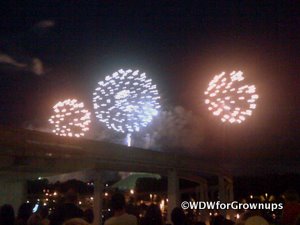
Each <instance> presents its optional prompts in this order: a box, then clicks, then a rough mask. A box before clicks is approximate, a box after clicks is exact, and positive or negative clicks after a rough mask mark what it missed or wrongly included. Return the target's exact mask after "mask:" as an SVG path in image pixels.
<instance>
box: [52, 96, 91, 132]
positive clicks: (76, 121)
mask: <svg viewBox="0 0 300 225" xmlns="http://www.w3.org/2000/svg"><path fill="white" fill-rule="evenodd" d="M49 123H50V124H51V126H52V129H53V130H52V132H53V133H55V134H56V135H59V136H64V137H67V136H68V137H77V138H78V137H81V136H84V135H85V133H86V132H87V131H88V130H89V125H90V123H91V113H90V112H89V111H88V110H87V109H85V108H84V104H83V103H82V102H78V101H77V100H76V99H66V100H64V101H60V102H58V103H57V104H56V105H54V106H53V115H52V116H51V117H50V119H49Z"/></svg>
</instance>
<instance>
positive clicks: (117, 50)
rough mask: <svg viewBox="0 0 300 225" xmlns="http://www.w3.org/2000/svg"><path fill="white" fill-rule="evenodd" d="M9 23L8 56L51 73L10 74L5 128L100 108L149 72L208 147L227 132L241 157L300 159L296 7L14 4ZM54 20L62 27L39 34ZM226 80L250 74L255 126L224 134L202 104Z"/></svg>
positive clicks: (4, 41) (5, 27)
mask: <svg viewBox="0 0 300 225" xmlns="http://www.w3.org/2000/svg"><path fill="white" fill-rule="evenodd" d="M0 17H1V18H0V24H1V29H0V52H2V53H6V54H8V55H10V56H13V57H15V59H17V60H19V61H22V62H28V61H30V60H31V58H32V57H38V58H40V59H41V60H42V61H43V63H44V65H45V67H46V73H45V74H44V75H42V76H37V75H34V74H33V73H31V72H28V71H22V70H20V69H15V68H13V67H10V66H7V65H4V64H2V65H0V70H1V75H0V79H1V83H0V88H1V89H0V94H1V96H2V98H1V102H0V103H1V112H0V113H1V119H0V122H1V123H2V124H5V125H10V126H21V125H22V124H24V122H26V121H32V120H36V121H42V120H44V119H45V118H47V116H48V114H47V113H48V112H49V109H50V107H51V106H52V105H53V104H54V103H55V102H56V101H57V100H59V99H62V98H63V97H69V96H75V97H77V98H79V99H83V100H85V102H86V103H87V104H90V103H89V102H90V95H91V90H93V88H94V85H95V82H96V81H98V80H99V79H100V78H101V77H103V76H104V75H106V74H109V73H111V72H113V71H114V70H116V69H118V68H120V67H124V68H126V67H131V68H137V67H139V68H141V69H143V70H145V71H147V72H148V74H151V76H152V77H153V79H154V80H155V81H156V82H157V83H158V86H159V89H160V91H161V93H162V96H163V97H164V98H165V99H166V101H167V102H168V104H170V105H182V106H184V107H186V108H187V109H189V110H192V111H194V112H195V113H196V114H199V116H201V118H203V119H204V127H205V130H206V133H207V138H206V144H208V145H212V146H214V144H213V143H214V142H215V140H216V139H218V138H220V137H221V136H222V135H224V132H223V131H222V132H221V131H220V130H224V129H225V130H226V132H227V134H226V136H227V138H228V142H229V145H231V146H232V147H233V148H240V149H243V148H248V149H256V150H263V149H265V148H272V149H279V150H280V151H285V150H286V149H289V150H292V151H296V152H297V153H299V140H297V139H298V136H299V135H298V134H299V132H300V131H299V126H300V124H299V122H300V119H299V107H300V103H299V97H298V94H299V91H298V89H299V87H300V78H299V70H300V64H299V61H300V53H299V52H300V48H299V47H300V39H299V38H300V16H299V6H298V5H297V4H296V1H275V0H272V1H260V0H259V1H110V0H106V1H87V0H83V1H80V0H77V1H75V0H74V1H72V0H70V1H59V0H49V1H47V0H43V1H38V0H34V1H7V2H6V3H2V6H1V14H0ZM45 20H50V21H53V22H54V23H55V25H54V26H53V27H51V26H49V27H47V26H42V25H38V23H39V22H40V21H45ZM223 70H225V71H230V70H243V71H244V73H245V76H246V77H247V80H248V81H249V82H250V83H255V84H256V85H257V90H258V92H259V94H260V100H259V102H258V108H257V110H256V111H255V113H254V116H253V117H251V118H250V119H248V120H247V121H246V123H244V124H243V125H241V126H235V127H225V128H221V129H220V125H219V121H218V120H216V119H215V118H212V116H211V115H210V114H209V113H208V112H207V110H206V108H205V106H204V104H203V101H202V100H203V92H204V90H205V88H206V87H207V84H208V82H209V80H210V79H211V78H212V76H213V75H215V74H218V73H220V72H221V71H223ZM216 146H218V144H216ZM298 155H299V154H298Z"/></svg>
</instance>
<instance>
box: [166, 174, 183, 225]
mask: <svg viewBox="0 0 300 225" xmlns="http://www.w3.org/2000/svg"><path fill="white" fill-rule="evenodd" d="M179 198H180V196H179V179H178V176H177V172H176V171H175V170H170V171H168V218H167V221H168V222H169V223H171V213H172V210H173V209H174V208H175V207H178V206H180V203H179V201H180V199H179Z"/></svg>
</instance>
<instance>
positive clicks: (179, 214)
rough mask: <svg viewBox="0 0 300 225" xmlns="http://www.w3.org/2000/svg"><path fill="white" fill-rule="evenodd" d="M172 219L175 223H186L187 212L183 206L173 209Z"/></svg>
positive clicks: (175, 224) (179, 224)
mask: <svg viewBox="0 0 300 225" xmlns="http://www.w3.org/2000/svg"><path fill="white" fill-rule="evenodd" d="M171 220H172V222H173V224H174V225H177V224H178V225H181V224H184V223H185V220H186V218H185V214H184V211H183V209H182V208H179V207H176V208H174V209H173V210H172V213H171Z"/></svg>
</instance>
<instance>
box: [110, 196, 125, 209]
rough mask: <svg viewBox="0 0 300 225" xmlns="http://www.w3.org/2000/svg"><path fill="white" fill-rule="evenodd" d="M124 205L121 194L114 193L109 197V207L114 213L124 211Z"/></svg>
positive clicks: (123, 198)
mask: <svg viewBox="0 0 300 225" xmlns="http://www.w3.org/2000/svg"><path fill="white" fill-rule="evenodd" d="M125 204H126V203H125V197H124V195H123V194H121V193H115V194H114V195H113V196H112V197H111V207H112V209H113V210H114V211H115V212H116V211H122V210H125Z"/></svg>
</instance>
